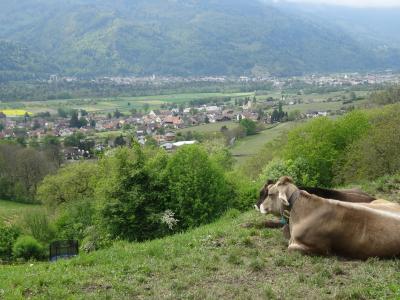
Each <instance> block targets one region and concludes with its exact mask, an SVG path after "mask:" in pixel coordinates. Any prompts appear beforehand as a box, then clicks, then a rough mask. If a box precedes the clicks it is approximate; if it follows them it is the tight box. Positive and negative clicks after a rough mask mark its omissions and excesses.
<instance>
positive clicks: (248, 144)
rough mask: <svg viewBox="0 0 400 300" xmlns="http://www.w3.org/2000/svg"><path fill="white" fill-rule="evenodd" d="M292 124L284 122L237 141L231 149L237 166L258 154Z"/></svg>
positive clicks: (292, 123)
mask: <svg viewBox="0 0 400 300" xmlns="http://www.w3.org/2000/svg"><path fill="white" fill-rule="evenodd" d="M295 124H296V123H294V122H286V123H281V124H278V125H277V126H274V127H272V128H269V129H266V130H263V131H261V132H260V133H258V134H256V135H252V136H248V137H245V138H244V139H242V140H239V141H237V142H236V143H235V145H234V146H233V147H232V148H231V152H232V154H233V155H234V156H235V157H236V160H237V163H238V165H240V164H242V163H243V162H244V161H245V160H246V159H247V158H248V157H249V156H252V155H254V154H256V153H258V152H259V151H260V150H261V149H262V148H263V146H264V145H265V144H266V143H268V142H270V141H272V140H274V139H275V138H277V137H278V136H280V135H281V134H282V133H283V132H285V131H288V130H289V129H291V128H292V127H294V126H295Z"/></svg>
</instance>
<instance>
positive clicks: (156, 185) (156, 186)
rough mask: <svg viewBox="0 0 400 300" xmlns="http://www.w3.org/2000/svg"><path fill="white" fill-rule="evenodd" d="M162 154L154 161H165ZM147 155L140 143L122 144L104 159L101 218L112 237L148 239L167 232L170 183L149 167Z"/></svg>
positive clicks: (98, 193) (100, 193)
mask: <svg viewBox="0 0 400 300" xmlns="http://www.w3.org/2000/svg"><path fill="white" fill-rule="evenodd" d="M165 159H166V157H163V156H160V158H159V160H158V159H156V162H154V161H151V162H150V163H152V164H153V165H157V162H159V163H160V164H162V163H165ZM146 161H147V158H146V156H145V154H144V153H143V150H142V149H141V148H140V146H138V145H135V146H134V149H128V148H120V149H117V150H116V151H115V152H114V153H113V154H112V155H110V156H108V157H106V158H105V159H103V160H102V161H101V163H100V174H101V179H100V180H99V183H98V188H97V192H96V195H97V198H98V202H99V204H98V220H99V223H100V225H101V227H102V228H103V229H104V231H105V232H106V233H107V234H110V235H111V237H112V238H114V239H115V238H122V239H127V240H139V241H140V240H146V239H151V238H154V237H158V236H161V235H163V234H164V233H165V232H166V227H165V226H163V225H162V224H161V213H162V212H163V211H164V201H163V197H164V195H165V193H168V189H167V186H165V184H164V182H162V181H160V180H159V178H158V177H152V176H151V175H153V174H154V173H152V172H150V171H149V169H148V168H146Z"/></svg>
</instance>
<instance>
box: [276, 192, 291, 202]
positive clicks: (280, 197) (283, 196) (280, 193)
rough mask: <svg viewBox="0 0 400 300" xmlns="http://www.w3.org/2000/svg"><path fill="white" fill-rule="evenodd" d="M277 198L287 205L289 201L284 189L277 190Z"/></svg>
mask: <svg viewBox="0 0 400 300" xmlns="http://www.w3.org/2000/svg"><path fill="white" fill-rule="evenodd" d="M278 197H279V200H281V201H282V203H283V204H284V205H286V206H289V201H288V199H287V196H286V193H285V192H284V191H279V196H278Z"/></svg>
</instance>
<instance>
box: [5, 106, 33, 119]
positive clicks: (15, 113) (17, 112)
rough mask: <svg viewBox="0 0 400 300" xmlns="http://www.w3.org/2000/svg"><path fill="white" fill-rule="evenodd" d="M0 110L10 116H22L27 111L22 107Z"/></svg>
mask: <svg viewBox="0 0 400 300" xmlns="http://www.w3.org/2000/svg"><path fill="white" fill-rule="evenodd" d="M0 112H2V113H4V114H5V115H6V116H10V117H11V116H12V117H14V116H15V117H22V116H24V115H25V114H26V113H29V112H27V111H26V110H23V109H1V108H0Z"/></svg>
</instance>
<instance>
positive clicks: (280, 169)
mask: <svg viewBox="0 0 400 300" xmlns="http://www.w3.org/2000/svg"><path fill="white" fill-rule="evenodd" d="M282 176H290V177H292V179H293V180H294V182H295V183H296V184H297V185H301V186H317V184H318V177H319V176H318V171H317V170H313V169H312V168H311V166H310V165H309V164H307V162H306V161H305V160H304V159H302V158H297V159H295V160H290V159H289V160H286V161H284V160H281V159H275V160H272V161H271V162H270V163H269V164H268V165H267V166H266V167H265V168H264V170H263V171H262V173H261V176H260V179H261V180H262V182H266V181H267V180H270V179H271V180H274V181H277V180H278V179H279V178H280V177H282Z"/></svg>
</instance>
